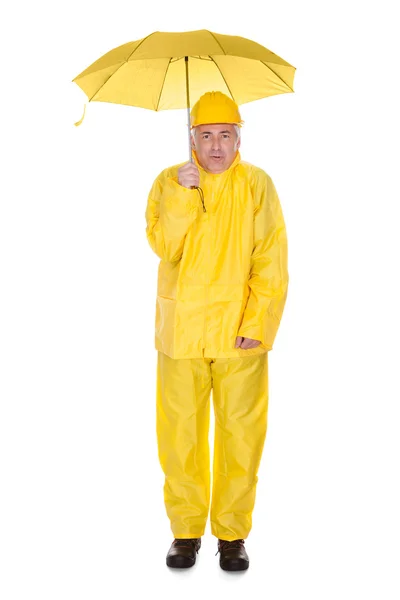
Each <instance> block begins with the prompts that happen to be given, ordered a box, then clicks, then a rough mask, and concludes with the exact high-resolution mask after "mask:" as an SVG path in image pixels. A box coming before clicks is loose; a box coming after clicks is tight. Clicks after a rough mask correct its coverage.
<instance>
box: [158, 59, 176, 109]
mask: <svg viewBox="0 0 400 600" xmlns="http://www.w3.org/2000/svg"><path fill="white" fill-rule="evenodd" d="M171 60H172V57H171V58H170V59H169V61H168V64H167V68H166V69H165V74H164V79H163V82H162V85H161V88H160V95H159V96H158V102H157V107H156V111H158V107H159V106H160V100H161V94H162V93H163V87H164V83H165V80H166V78H167V73H168V69H169V65H170V64H171Z"/></svg>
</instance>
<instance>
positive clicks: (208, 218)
mask: <svg viewBox="0 0 400 600" xmlns="http://www.w3.org/2000/svg"><path fill="white" fill-rule="evenodd" d="M206 220H207V222H208V265H210V263H211V250H210V243H211V222H210V212H208V214H207V216H206ZM209 269H210V266H208V273H207V280H206V284H205V285H206V290H205V291H206V293H205V305H204V330H203V350H205V348H206V339H207V303H208V286H209V285H210V283H209V278H210V277H209ZM203 354H204V351H203Z"/></svg>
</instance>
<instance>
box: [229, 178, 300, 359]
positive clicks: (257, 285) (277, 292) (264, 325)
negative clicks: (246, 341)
mask: <svg viewBox="0 0 400 600" xmlns="http://www.w3.org/2000/svg"><path fill="white" fill-rule="evenodd" d="M263 173H264V172H263ZM255 197H256V209H255V211H254V248H253V252H252V255H251V263H250V265H251V266H250V274H249V281H248V285H249V287H250V293H249V297H248V300H247V304H246V307H245V310H244V313H243V319H242V322H241V325H240V327H239V330H238V333H237V335H238V336H242V337H247V338H251V339H254V340H259V341H260V342H261V344H262V346H263V347H264V348H267V350H272V346H273V344H274V340H275V337H276V334H277V332H278V328H279V325H280V321H281V317H282V314H283V309H284V306H285V302H286V297H287V290H288V283H289V275H288V244H287V237H286V227H285V221H284V218H283V214H282V208H281V205H280V202H279V198H278V194H277V192H276V189H275V186H274V184H273V181H272V179H271V177H270V176H269V175H267V174H266V173H264V176H263V177H259V178H258V182H257V183H256V187H255ZM257 202H258V205H257Z"/></svg>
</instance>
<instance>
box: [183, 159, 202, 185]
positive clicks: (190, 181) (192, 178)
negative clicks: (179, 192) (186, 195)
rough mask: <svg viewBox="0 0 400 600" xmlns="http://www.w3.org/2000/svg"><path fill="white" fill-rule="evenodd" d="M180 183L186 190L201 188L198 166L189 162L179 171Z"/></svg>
mask: <svg viewBox="0 0 400 600" xmlns="http://www.w3.org/2000/svg"><path fill="white" fill-rule="evenodd" d="M178 181H179V183H180V185H182V186H183V187H185V188H189V189H190V188H191V187H192V186H194V187H199V184H200V173H199V169H198V167H197V165H195V164H194V163H192V162H188V163H186V164H185V165H183V166H182V167H180V168H179V169H178Z"/></svg>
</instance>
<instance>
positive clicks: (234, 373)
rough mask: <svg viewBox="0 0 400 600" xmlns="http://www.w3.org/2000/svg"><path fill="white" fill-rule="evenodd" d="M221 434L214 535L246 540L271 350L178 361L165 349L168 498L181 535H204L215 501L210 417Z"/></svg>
mask: <svg viewBox="0 0 400 600" xmlns="http://www.w3.org/2000/svg"><path fill="white" fill-rule="evenodd" d="M211 389H212V397H213V406H214V415H215V433H214V455H213V468H212V473H213V480H212V498H211V511H210V524H211V533H212V534H213V535H215V536H216V537H218V538H220V539H222V540H234V539H239V538H243V539H245V538H246V537H247V536H248V534H249V531H250V529H251V527H252V511H253V508H254V504H255V495H256V484H257V481H258V476H257V471H258V467H259V464H260V460H261V455H262V451H263V446H264V441H265V437H266V432H267V412H268V352H264V353H262V354H258V355H254V354H249V355H247V356H241V357H237V358H189V359H173V358H171V357H169V356H168V355H167V354H165V353H162V352H160V351H158V353H157V440H158V455H159V460H160V464H161V467H162V469H163V471H164V474H165V484H164V502H165V507H166V511H167V515H168V517H169V519H170V523H171V530H172V533H173V535H174V537H176V538H191V537H200V536H202V535H203V534H204V531H205V528H206V523H207V519H208V514H209V505H210V495H211V490H210V451H209V442H208V435H209V419H210V393H211Z"/></svg>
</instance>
